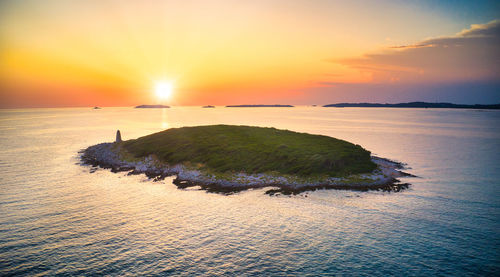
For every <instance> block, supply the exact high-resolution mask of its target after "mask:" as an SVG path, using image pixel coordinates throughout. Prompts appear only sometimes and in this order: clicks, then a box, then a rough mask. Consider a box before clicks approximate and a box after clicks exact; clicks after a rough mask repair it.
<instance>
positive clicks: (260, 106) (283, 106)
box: [226, 105, 293, 108]
mask: <svg viewBox="0 0 500 277" xmlns="http://www.w3.org/2000/svg"><path fill="white" fill-rule="evenodd" d="M262 107H266V108H269V107H271V108H293V106H292V105H228V106H226V108H262Z"/></svg>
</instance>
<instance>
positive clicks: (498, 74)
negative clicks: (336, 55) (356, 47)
mask: <svg viewBox="0 0 500 277" xmlns="http://www.w3.org/2000/svg"><path fill="white" fill-rule="evenodd" d="M498 49H500V20H494V21H491V22H489V23H487V24H474V25H471V27H470V28H468V29H465V30H462V31H461V32H459V33H457V34H455V35H453V36H445V37H437V38H431V39H427V40H424V41H421V42H419V43H416V44H413V45H399V46H391V47H388V48H387V49H384V50H382V51H381V52H378V53H372V54H366V55H364V56H362V57H359V58H350V59H340V60H330V62H334V63H337V64H340V65H342V66H346V67H349V68H353V69H356V70H358V71H359V72H361V73H363V74H365V75H367V74H369V75H370V76H372V79H371V80H370V81H372V82H378V83H383V82H394V81H398V82H404V81H406V82H429V81H430V82H441V81H443V82H450V81H452V82H453V81H457V82H462V81H475V80H477V81H484V80H499V79H500V51H498Z"/></svg>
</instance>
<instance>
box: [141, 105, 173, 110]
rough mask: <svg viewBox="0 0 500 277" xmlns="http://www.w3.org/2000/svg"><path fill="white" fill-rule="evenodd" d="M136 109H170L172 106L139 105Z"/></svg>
mask: <svg viewBox="0 0 500 277" xmlns="http://www.w3.org/2000/svg"><path fill="white" fill-rule="evenodd" d="M135 108H136V109H168V108H170V106H165V105H139V106H135Z"/></svg>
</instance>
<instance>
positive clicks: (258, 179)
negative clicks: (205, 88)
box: [80, 142, 414, 195]
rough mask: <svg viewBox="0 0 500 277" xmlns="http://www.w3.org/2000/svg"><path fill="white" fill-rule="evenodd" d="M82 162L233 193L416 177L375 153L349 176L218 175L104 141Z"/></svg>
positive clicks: (357, 186)
mask: <svg viewBox="0 0 500 277" xmlns="http://www.w3.org/2000/svg"><path fill="white" fill-rule="evenodd" d="M80 153H81V161H82V164H83V165H90V166H92V169H91V172H93V171H95V170H96V168H98V167H100V168H106V169H111V172H115V173H116V172H123V171H127V172H128V174H129V175H133V174H145V175H146V176H147V177H148V178H150V179H153V181H159V180H163V179H164V178H166V177H168V176H176V178H175V179H174V181H173V183H174V184H175V185H176V186H177V187H178V188H181V189H182V188H188V187H194V186H199V187H200V188H201V189H203V190H206V191H209V192H217V193H226V194H230V193H234V192H239V191H242V190H247V189H250V188H262V187H270V188H271V189H270V190H268V191H266V194H269V195H277V194H285V195H290V194H298V193H301V192H305V191H313V190H316V189H344V190H356V191H368V190H383V191H394V192H397V191H400V190H402V189H406V188H408V186H409V184H408V183H401V182H400V181H399V180H398V179H397V178H399V177H414V176H413V175H411V174H408V173H405V172H403V171H401V170H402V169H404V165H403V164H402V163H398V162H395V161H391V160H388V159H384V158H379V157H375V156H372V161H373V162H375V163H376V164H377V165H378V169H376V170H375V171H373V172H372V173H369V174H356V175H351V176H348V177H342V178H335V177H321V178H320V177H311V178H307V177H298V176H293V175H278V174H272V173H269V174H264V173H259V174H246V173H241V172H240V173H228V174H218V173H210V172H203V171H202V170H199V169H195V168H188V167H186V166H184V165H168V164H165V163H163V162H161V161H159V160H158V159H157V158H156V157H154V156H153V155H149V156H147V157H146V158H143V159H136V158H133V157H131V155H130V154H129V153H128V152H127V151H126V150H125V149H123V147H122V144H121V143H120V142H115V143H101V144H97V145H94V146H90V147H88V148H87V149H85V150H83V151H81V152H80Z"/></svg>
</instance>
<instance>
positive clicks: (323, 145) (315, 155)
mask: <svg viewBox="0 0 500 277" xmlns="http://www.w3.org/2000/svg"><path fill="white" fill-rule="evenodd" d="M123 147H124V148H125V149H126V150H127V151H128V152H130V153H131V154H132V155H134V156H135V157H137V158H141V157H145V156H148V155H151V154H154V155H156V157H157V158H158V159H159V160H160V161H162V162H166V163H168V164H171V165H174V164H184V165H191V166H194V165H196V166H197V167H199V168H200V169H204V170H207V171H210V172H218V173H227V172H245V173H272V172H275V173H279V174H292V175H298V176H314V175H322V176H325V175H326V176H331V177H342V176H346V175H349V174H358V173H368V172H371V171H373V170H374V169H375V168H376V165H375V164H374V163H373V162H372V161H371V159H370V152H369V151H367V150H365V149H363V148H362V147H361V146H359V145H354V144H352V143H349V142H347V141H344V140H339V139H335V138H332V137H328V136H321V135H311V134H306V133H297V132H292V131H287V130H278V129H275V128H262V127H249V126H232V125H212V126H198V127H183V128H172V129H168V130H165V131H162V132H158V133H155V134H151V135H148V136H144V137H141V138H138V139H133V140H128V141H125V142H123Z"/></svg>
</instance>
